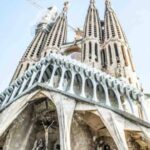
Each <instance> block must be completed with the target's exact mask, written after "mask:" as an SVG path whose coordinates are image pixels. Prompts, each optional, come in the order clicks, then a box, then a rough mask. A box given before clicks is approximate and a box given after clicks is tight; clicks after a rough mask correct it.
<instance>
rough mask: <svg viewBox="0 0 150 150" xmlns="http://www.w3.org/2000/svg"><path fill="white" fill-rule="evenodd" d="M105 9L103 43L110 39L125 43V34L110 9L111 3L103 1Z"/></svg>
mask: <svg viewBox="0 0 150 150" xmlns="http://www.w3.org/2000/svg"><path fill="white" fill-rule="evenodd" d="M105 4H106V9H105V17H104V20H105V41H106V40H108V39H110V38H118V39H120V40H123V41H124V42H127V40H126V36H125V33H124V32H123V29H122V27H121V25H120V22H119V20H118V18H117V16H116V14H115V12H114V10H113V9H112V7H111V1H110V0H105Z"/></svg>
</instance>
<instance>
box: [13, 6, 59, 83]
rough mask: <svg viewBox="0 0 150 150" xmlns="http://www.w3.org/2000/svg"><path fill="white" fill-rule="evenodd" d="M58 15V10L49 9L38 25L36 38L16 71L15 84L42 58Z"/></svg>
mask: <svg viewBox="0 0 150 150" xmlns="http://www.w3.org/2000/svg"><path fill="white" fill-rule="evenodd" d="M56 15H57V12H56V8H54V7H50V8H48V10H47V12H46V14H45V16H44V17H43V18H42V19H41V21H40V22H39V23H38V25H37V28H36V31H35V36H34V38H33V40H32V42H31V43H30V45H29V46H28V48H27V50H26V52H25V53H24V55H23V57H22V58H21V61H20V62H19V65H18V67H17V69H16V71H15V74H14V76H13V78H12V81H11V82H13V81H14V80H15V79H17V78H19V77H20V76H21V75H23V73H24V72H25V71H26V70H27V69H28V68H29V67H30V66H32V65H34V64H35V63H36V62H37V61H39V60H40V58H41V52H42V49H43V47H44V46H45V43H46V39H47V37H48V33H49V32H50V31H51V29H52V26H53V21H54V20H55V17H56Z"/></svg>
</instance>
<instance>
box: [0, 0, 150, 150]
mask: <svg viewBox="0 0 150 150" xmlns="http://www.w3.org/2000/svg"><path fill="white" fill-rule="evenodd" d="M68 13H69V11H68V2H65V3H64V7H63V9H62V12H61V13H60V14H57V12H56V10H55V8H54V7H50V8H48V11H47V13H46V15H45V16H44V17H43V18H42V19H41V21H40V22H39V23H38V25H37V28H36V31H35V36H34V38H33V40H32V42H31V43H30V45H29V46H28V48H27V50H26V52H25V53H24V55H23V57H22V58H21V60H20V62H19V65H18V67H17V69H16V71H15V73H14V76H13V78H12V81H11V83H10V85H9V86H8V88H7V89H5V90H4V91H3V92H2V93H1V94H0V150H150V110H149V108H150V96H149V95H148V94H145V93H144V91H143V88H142V87H141V84H140V81H139V78H138V77H137V74H136V71H135V66H134V63H133V60H132V54H131V49H130V47H129V44H128V41H127V38H126V36H125V33H124V31H123V29H122V27H121V25H120V22H119V20H118V18H117V15H116V13H115V11H114V10H113V8H112V5H111V1H110V0H105V13H104V19H100V16H99V13H98V10H97V8H96V2H95V0H90V2H89V7H88V11H87V15H86V19H85V23H84V26H83V30H82V29H77V30H76V31H75V32H76V36H75V39H74V41H72V42H68V41H67V28H68V20H67V14H68Z"/></svg>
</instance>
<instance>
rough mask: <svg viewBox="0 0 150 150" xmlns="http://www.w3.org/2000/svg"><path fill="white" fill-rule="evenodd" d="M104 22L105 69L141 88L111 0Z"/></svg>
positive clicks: (103, 61)
mask: <svg viewBox="0 0 150 150" xmlns="http://www.w3.org/2000/svg"><path fill="white" fill-rule="evenodd" d="M104 23H105V31H104V44H103V49H102V51H101V55H102V59H103V60H102V64H105V65H103V69H104V71H106V72H107V73H109V74H111V75H113V76H115V77H117V78H120V79H121V80H125V81H126V82H127V83H130V84H132V85H133V86H134V87H137V88H139V89H140V88H141V87H140V84H139V81H138V77H137V75H136V72H135V66H134V64H133V61H132V55H131V49H130V47H129V44H128V41H127V39H126V36H125V33H124V31H123V29H122V27H121V25H120V22H119V20H118V18H117V16H116V13H115V12H114V10H113V8H112V6H111V0H105V15H104Z"/></svg>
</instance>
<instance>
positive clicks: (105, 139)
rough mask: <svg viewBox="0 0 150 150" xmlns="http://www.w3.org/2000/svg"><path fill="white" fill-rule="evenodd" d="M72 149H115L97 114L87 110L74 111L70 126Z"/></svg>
mask: <svg viewBox="0 0 150 150" xmlns="http://www.w3.org/2000/svg"><path fill="white" fill-rule="evenodd" d="M71 147H72V150H79V149H82V150H112V149H115V150H117V146H116V144H115V142H114V140H113V138H112V137H111V135H110V134H109V131H108V130H107V128H106V126H105V125H104V123H103V122H102V120H101V119H100V117H99V116H97V115H95V114H93V113H92V112H89V111H83V112H75V114H74V117H73V121H72V127H71Z"/></svg>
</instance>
